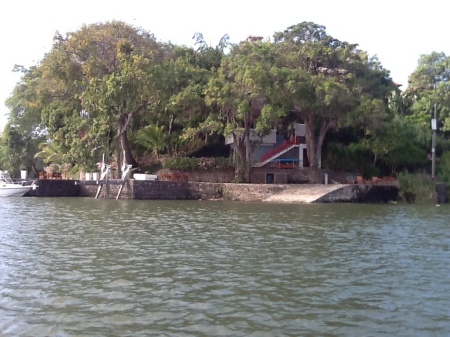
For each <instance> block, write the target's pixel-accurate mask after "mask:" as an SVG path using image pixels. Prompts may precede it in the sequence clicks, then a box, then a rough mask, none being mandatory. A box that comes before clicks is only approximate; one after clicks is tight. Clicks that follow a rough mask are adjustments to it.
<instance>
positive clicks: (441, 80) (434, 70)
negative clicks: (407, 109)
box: [406, 52, 450, 131]
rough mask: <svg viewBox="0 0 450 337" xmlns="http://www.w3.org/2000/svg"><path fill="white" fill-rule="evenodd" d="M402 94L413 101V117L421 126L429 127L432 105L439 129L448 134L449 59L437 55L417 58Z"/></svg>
mask: <svg viewBox="0 0 450 337" xmlns="http://www.w3.org/2000/svg"><path fill="white" fill-rule="evenodd" d="M406 93H407V94H408V95H409V97H411V99H412V102H413V103H412V107H411V111H412V114H413V116H414V117H415V118H416V119H418V120H419V121H420V122H422V124H423V126H424V127H425V125H426V126H427V127H428V128H429V126H430V120H431V118H432V114H431V112H432V110H433V109H434V105H435V104H436V108H437V110H438V111H439V114H438V119H439V121H440V125H441V126H442V129H443V130H444V131H450V57H448V56H446V55H445V54H444V53H437V52H432V53H431V54H429V55H421V56H420V58H419V61H418V65H417V69H416V70H415V71H414V72H413V73H412V74H411V76H410V83H409V85H408V88H407V90H406Z"/></svg>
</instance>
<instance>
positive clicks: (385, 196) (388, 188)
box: [315, 185, 398, 203]
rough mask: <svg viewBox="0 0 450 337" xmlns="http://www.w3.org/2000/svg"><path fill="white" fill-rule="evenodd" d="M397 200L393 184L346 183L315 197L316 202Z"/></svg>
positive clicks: (380, 201)
mask: <svg viewBox="0 0 450 337" xmlns="http://www.w3.org/2000/svg"><path fill="white" fill-rule="evenodd" d="M397 200H398V187H397V186H395V185H347V186H345V187H343V188H341V189H338V190H336V191H333V192H331V193H328V194H326V195H324V196H323V197H321V198H319V199H317V200H316V201H315V202H317V203H332V202H341V203H342V202H355V203H387V202H391V201H397Z"/></svg>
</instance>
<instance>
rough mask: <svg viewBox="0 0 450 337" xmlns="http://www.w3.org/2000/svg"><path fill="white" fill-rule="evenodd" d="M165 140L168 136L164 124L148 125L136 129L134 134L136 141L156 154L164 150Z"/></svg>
mask: <svg viewBox="0 0 450 337" xmlns="http://www.w3.org/2000/svg"><path fill="white" fill-rule="evenodd" d="M167 140H168V137H167V133H166V131H165V130H164V126H158V125H148V126H146V127H145V128H143V129H140V130H138V132H137V134H136V142H137V143H138V144H140V145H142V146H144V147H145V148H146V149H147V150H151V151H152V152H153V153H154V154H155V155H156V156H158V155H159V153H160V152H161V151H162V150H164V148H165V147H166V144H167Z"/></svg>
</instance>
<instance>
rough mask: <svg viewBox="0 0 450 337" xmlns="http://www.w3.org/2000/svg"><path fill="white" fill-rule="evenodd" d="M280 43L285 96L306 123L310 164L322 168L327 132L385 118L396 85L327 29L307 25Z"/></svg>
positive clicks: (293, 28) (277, 35)
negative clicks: (389, 96)
mask: <svg viewBox="0 0 450 337" xmlns="http://www.w3.org/2000/svg"><path fill="white" fill-rule="evenodd" d="M274 41H275V44H276V46H277V49H278V56H279V57H280V58H281V65H280V66H281V67H282V69H284V71H283V79H282V81H281V82H280V84H279V86H278V87H279V88H282V90H281V91H280V92H281V96H282V97H283V98H284V99H285V100H286V101H288V102H290V103H291V105H292V110H293V112H295V113H296V114H297V115H298V117H299V118H300V119H301V120H302V121H303V122H304V123H305V128H306V144H307V149H308V157H309V161H310V165H311V167H316V168H320V167H321V157H322V145H323V142H324V139H325V136H326V134H327V132H328V131H329V130H332V129H337V128H339V127H340V126H342V125H344V124H346V123H348V122H349V121H352V122H355V123H361V122H362V121H363V120H367V119H370V116H373V115H378V117H380V116H382V115H383V114H384V109H385V106H384V99H385V98H386V96H387V94H388V93H389V91H390V90H392V85H393V83H392V81H391V80H390V78H389V73H388V72H387V71H386V70H384V69H383V68H382V67H380V66H379V64H378V63H377V62H376V60H373V59H369V58H368V57H367V55H366V54H365V53H362V52H361V51H358V50H357V49H356V47H357V45H356V44H349V43H347V42H341V41H339V40H337V39H334V38H333V37H331V36H329V35H328V34H327V33H326V31H325V27H324V26H321V25H317V24H315V23H312V22H303V23H300V24H297V25H294V26H291V27H289V28H288V29H286V30H285V31H283V32H278V33H275V34H274Z"/></svg>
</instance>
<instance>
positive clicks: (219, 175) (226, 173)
mask: <svg viewBox="0 0 450 337" xmlns="http://www.w3.org/2000/svg"><path fill="white" fill-rule="evenodd" d="M183 173H186V174H187V175H188V181H190V182H208V183H231V182H232V181H233V180H234V169H228V170H209V171H195V172H188V171H185V172H183Z"/></svg>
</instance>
